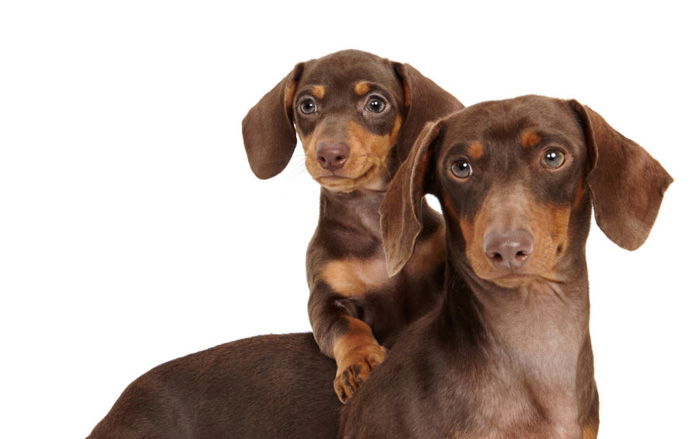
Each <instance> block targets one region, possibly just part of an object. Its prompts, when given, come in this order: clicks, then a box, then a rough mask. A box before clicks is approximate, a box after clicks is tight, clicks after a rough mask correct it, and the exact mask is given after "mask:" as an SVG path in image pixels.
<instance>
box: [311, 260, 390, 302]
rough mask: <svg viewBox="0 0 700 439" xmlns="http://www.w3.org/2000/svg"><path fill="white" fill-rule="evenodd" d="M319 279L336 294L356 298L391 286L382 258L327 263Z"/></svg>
mask: <svg viewBox="0 0 700 439" xmlns="http://www.w3.org/2000/svg"><path fill="white" fill-rule="evenodd" d="M321 278H322V279H323V281H324V282H326V283H327V284H328V285H329V286H330V287H331V288H332V289H333V291H335V292H336V293H338V294H342V295H344V296H356V295H360V294H364V293H367V292H368V291H373V290H377V289H380V288H384V287H387V286H389V285H390V284H391V280H390V279H389V275H388V274H387V270H386V262H385V261H384V258H383V257H381V256H379V257H373V258H371V259H360V258H345V259H338V260H334V261H330V262H328V263H327V264H326V265H325V266H324V267H323V269H322V270H321Z"/></svg>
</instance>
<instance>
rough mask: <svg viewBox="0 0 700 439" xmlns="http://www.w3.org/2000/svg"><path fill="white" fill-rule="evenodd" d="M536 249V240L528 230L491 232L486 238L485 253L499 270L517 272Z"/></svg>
mask: <svg viewBox="0 0 700 439" xmlns="http://www.w3.org/2000/svg"><path fill="white" fill-rule="evenodd" d="M534 249H535V242H534V239H533V238H532V235H531V234H530V232H528V231H527V230H522V229H519V230H514V231H510V232H502V231H491V232H489V233H487V234H486V237H485V238H484V253H486V257H487V258H489V260H490V261H491V263H492V264H493V266H494V267H496V268H497V269H499V270H517V269H518V268H520V267H522V266H523V265H525V263H526V262H527V258H528V257H529V256H530V255H531V254H532V251H533V250H534Z"/></svg>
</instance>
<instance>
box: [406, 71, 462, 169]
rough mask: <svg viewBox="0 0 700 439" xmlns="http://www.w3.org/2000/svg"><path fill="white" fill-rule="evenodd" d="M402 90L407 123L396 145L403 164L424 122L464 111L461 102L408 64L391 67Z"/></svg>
mask: <svg viewBox="0 0 700 439" xmlns="http://www.w3.org/2000/svg"><path fill="white" fill-rule="evenodd" d="M393 64H394V71H395V72H396V75H397V76H398V77H399V79H400V80H401V83H402V84H403V90H404V106H406V120H404V122H403V124H402V125H401V132H400V133H399V138H398V141H397V148H398V153H399V158H400V159H401V160H403V159H404V158H405V157H406V155H408V153H409V150H410V148H411V147H412V146H413V143H414V142H415V141H416V138H417V137H418V134H419V133H420V132H421V129H423V127H424V126H425V124H426V123H427V122H430V121H433V120H437V119H440V118H441V117H444V116H447V115H448V114H450V113H452V112H454V111H457V110H459V109H462V108H464V106H463V105H462V103H461V102H459V101H458V100H457V98H455V97H454V96H452V95H451V94H449V93H448V92H447V91H445V90H444V89H442V88H441V87H440V86H439V85H437V84H436V83H434V82H433V81H432V80H430V79H428V78H426V77H425V76H423V75H422V74H421V73H420V72H419V71H418V70H416V69H415V68H414V67H413V66H411V65H409V64H402V63H397V62H395V63H393Z"/></svg>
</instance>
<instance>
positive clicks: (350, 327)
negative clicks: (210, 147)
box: [243, 50, 462, 401]
mask: <svg viewBox="0 0 700 439" xmlns="http://www.w3.org/2000/svg"><path fill="white" fill-rule="evenodd" d="M281 90H282V91H281ZM280 93H282V94H283V95H284V97H283V98H282V99H280V98H279V97H280ZM411 96H413V99H411ZM370 100H373V103H374V104H375V105H374V107H371V106H370V105H369V103H370ZM374 101H378V102H374ZM379 104H381V105H379ZM461 107H462V105H461V104H460V103H459V101H457V100H456V99H455V98H454V97H453V96H451V95H450V94H449V93H447V92H446V91H444V90H443V89H441V88H440V87H439V86H437V85H436V84H435V83H434V82H432V81H431V80H430V79H428V78H426V77H424V76H423V75H421V74H420V72H418V71H417V70H416V69H415V68H413V67H411V66H410V65H408V64H401V63H396V62H392V61H389V60H387V59H384V58H380V57H377V56H375V55H372V54H369V53H366V52H360V51H356V50H346V51H341V52H337V53H333V54H331V55H328V56H325V57H323V58H319V59H315V60H310V61H307V62H303V63H299V64H297V65H296V66H295V68H294V69H293V70H292V72H290V73H289V74H288V75H287V76H286V77H285V78H284V79H283V80H282V81H281V82H280V83H279V84H278V85H277V86H276V87H275V88H274V89H273V90H271V91H270V92H268V93H267V94H266V95H265V96H264V97H263V99H261V101H260V102H259V103H258V104H257V105H255V106H254V107H253V108H251V110H250V112H249V113H248V115H247V116H246V118H245V119H244V120H243V138H244V143H245V147H246V152H247V154H248V160H249V162H250V164H251V168H252V169H253V171H254V172H255V174H256V175H258V176H259V177H261V178H269V177H272V176H274V175H276V174H277V173H279V172H281V171H282V170H283V169H284V167H285V166H286V164H287V162H288V161H289V159H290V157H291V154H292V151H293V149H294V146H295V144H296V135H297V134H298V136H299V138H300V139H301V143H302V146H303V150H304V156H305V164H306V168H307V170H308V172H309V174H310V175H311V177H312V178H313V179H314V180H315V181H317V182H318V183H319V184H320V185H321V187H322V188H321V212H320V216H319V223H318V227H317V230H316V233H315V235H314V237H313V239H312V241H311V243H310V244H309V247H308V252H307V279H308V283H309V289H310V291H311V294H310V297H309V305H308V306H309V317H310V320H311V325H312V327H313V330H314V335H315V337H316V340H317V341H318V344H319V347H320V348H321V351H322V352H323V353H324V354H326V355H328V356H330V357H333V358H335V360H336V362H337V363H338V369H337V375H336V378H335V384H334V387H335V388H336V390H337V391H338V397H339V398H340V399H341V400H343V401H345V400H347V398H349V397H350V396H351V395H352V394H353V392H354V391H355V390H356V388H357V385H359V383H360V382H361V381H362V380H363V379H365V378H366V368H365V367H364V366H363V365H366V364H371V363H372V362H373V360H372V361H370V360H367V361H365V360H362V359H361V358H359V354H361V353H363V352H365V353H366V354H367V355H370V353H372V352H374V350H376V348H375V345H377V344H378V343H380V344H381V345H384V346H390V345H391V342H392V340H393V338H394V337H395V336H396V335H397V334H398V333H399V332H400V330H401V329H402V328H403V327H404V326H405V325H406V324H408V323H409V322H410V321H412V320H414V319H416V318H417V317H419V316H421V315H423V314H424V313H426V312H427V311H428V310H430V309H431V308H432V306H433V305H434V303H435V301H436V300H437V297H438V296H439V294H438V293H437V292H431V293H429V294H422V293H421V291H423V290H426V289H428V290H430V291H435V290H436V287H437V286H439V285H440V284H441V282H442V264H443V263H444V249H443V250H440V249H437V248H436V247H437V246H438V245H436V244H435V241H430V242H431V243H430V244H429V245H426V246H423V245H421V248H423V247H425V251H424V252H421V256H419V257H418V261H416V262H414V263H412V264H411V265H410V266H408V267H407V270H406V273H402V274H400V275H398V276H395V277H392V278H389V276H388V275H387V273H386V269H385V268H384V272H383V273H382V267H385V263H384V262H383V260H384V254H383V251H382V246H381V236H380V231H379V229H380V227H379V214H378V212H377V209H378V207H379V204H380V203H381V200H382V198H383V197H384V191H385V190H386V187H387V185H388V184H389V181H390V179H391V176H392V175H393V173H394V172H395V170H396V168H397V167H398V165H399V164H400V163H401V161H402V160H403V159H404V158H405V156H406V154H407V151H408V149H409V148H410V146H411V145H412V144H413V142H414V141H415V137H416V136H417V135H418V133H419V132H420V129H421V128H422V126H423V125H424V124H425V123H426V122H427V121H429V120H433V119H437V118H439V117H442V116H445V115H447V114H449V113H451V112H452V111H455V110H457V109H459V108H461ZM420 221H421V222H423V223H426V229H425V230H426V231H425V236H428V235H432V234H433V231H434V230H436V229H437V228H438V227H439V225H440V222H441V219H440V216H439V215H438V214H437V213H436V212H434V211H432V209H430V208H429V207H428V206H427V205H426V207H425V209H424V211H423V212H422V214H421V217H420ZM420 241H422V239H421V240H420ZM438 244H439V245H441V246H443V247H444V241H442V240H441V241H439V242H438ZM423 253H424V255H423ZM429 258H438V259H431V260H430V261H429V262H428V261H427V259H429ZM377 261H381V262H379V263H378V262H377ZM359 323H363V324H364V325H365V326H368V327H370V328H371V329H372V337H367V336H366V334H365V333H364V332H362V333H361V334H356V331H357V330H358V328H360V327H362V326H361V325H359ZM363 331H364V330H363ZM343 340H364V341H365V342H366V343H367V344H368V349H365V350H362V349H353V350H352V352H354V353H353V355H352V356H349V355H348V354H347V352H350V351H348V349H336V348H335V345H336V344H337V343H341V342H342V341H343ZM338 353H340V354H338ZM336 355H340V358H338V357H336ZM373 358H375V359H376V358H379V359H380V360H381V358H380V357H378V356H376V355H375V356H374V357H373ZM353 362H355V363H353ZM358 371H359V373H360V376H357V373H358Z"/></svg>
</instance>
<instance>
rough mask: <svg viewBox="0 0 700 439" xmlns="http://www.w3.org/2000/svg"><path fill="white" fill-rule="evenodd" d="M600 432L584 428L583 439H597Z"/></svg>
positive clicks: (591, 428)
mask: <svg viewBox="0 0 700 439" xmlns="http://www.w3.org/2000/svg"><path fill="white" fill-rule="evenodd" d="M597 437H598V432H596V431H595V429H594V428H593V427H588V426H586V427H583V439H596V438H597Z"/></svg>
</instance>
